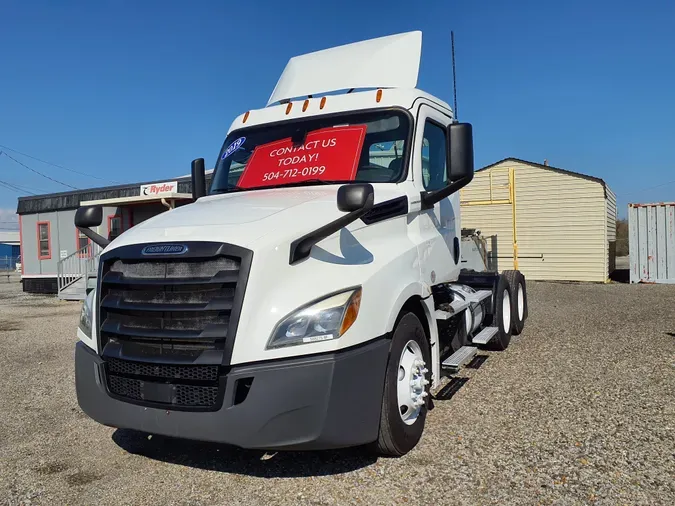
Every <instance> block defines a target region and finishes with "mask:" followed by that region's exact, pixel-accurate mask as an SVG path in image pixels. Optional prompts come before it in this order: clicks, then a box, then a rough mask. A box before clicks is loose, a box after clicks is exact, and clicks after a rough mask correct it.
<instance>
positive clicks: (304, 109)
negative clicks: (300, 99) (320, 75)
mask: <svg viewBox="0 0 675 506" xmlns="http://www.w3.org/2000/svg"><path fill="white" fill-rule="evenodd" d="M307 107H309V99H307V100H305V103H304V104H302V112H305V111H306V110H307Z"/></svg>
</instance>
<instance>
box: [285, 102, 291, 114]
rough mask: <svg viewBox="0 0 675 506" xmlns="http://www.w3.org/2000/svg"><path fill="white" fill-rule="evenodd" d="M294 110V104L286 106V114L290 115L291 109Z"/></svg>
mask: <svg viewBox="0 0 675 506" xmlns="http://www.w3.org/2000/svg"><path fill="white" fill-rule="evenodd" d="M292 108H293V102H289V103H288V105H287V106H286V114H290V112H291V109H292Z"/></svg>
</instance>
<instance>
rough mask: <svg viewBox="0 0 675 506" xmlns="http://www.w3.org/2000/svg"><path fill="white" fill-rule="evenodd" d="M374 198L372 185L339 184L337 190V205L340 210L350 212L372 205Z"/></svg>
mask: <svg viewBox="0 0 675 506" xmlns="http://www.w3.org/2000/svg"><path fill="white" fill-rule="evenodd" d="M374 199H375V192H374V190H373V185H371V184H369V183H357V184H348V185H344V186H340V188H338V192H337V207H338V209H339V210H340V211H343V212H346V213H351V212H353V211H358V210H360V209H363V208H364V207H366V206H368V207H372V205H373V200H374Z"/></svg>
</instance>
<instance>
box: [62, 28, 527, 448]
mask: <svg viewBox="0 0 675 506" xmlns="http://www.w3.org/2000/svg"><path fill="white" fill-rule="evenodd" d="M421 41H422V36H421V33H420V32H409V33H404V34H398V35H392V36H388V37H382V38H378V39H372V40H367V41H364V42H358V43H354V44H348V45H345V46H339V47H336V48H331V49H327V50H324V51H318V52H314V53H310V54H306V55H302V56H298V57H294V58H291V59H290V60H289V62H288V64H287V66H286V68H285V69H284V71H283V74H282V75H281V77H280V79H279V81H278V83H277V86H276V87H275V89H274V92H273V93H272V95H271V97H270V99H269V103H268V104H267V106H266V107H264V108H262V109H258V110H251V111H248V112H245V113H244V114H242V115H240V116H239V117H237V118H236V119H235V120H234V122H233V123H232V125H231V127H230V129H229V131H228V134H227V137H226V139H225V142H224V143H223V145H222V148H221V150H220V153H219V155H218V158H217V164H216V166H215V171H214V173H213V176H212V180H211V183H210V189H209V191H208V193H207V192H206V191H205V186H206V185H205V172H204V160H203V159H197V160H195V161H193V163H192V188H193V202H192V203H189V204H187V205H184V206H181V207H178V208H176V209H173V210H169V211H166V212H164V213H162V214H160V215H158V216H155V217H153V218H151V219H149V220H147V221H145V222H143V223H141V224H139V225H137V226H135V227H134V228H132V229H130V230H129V231H127V232H125V233H124V234H123V235H121V236H120V237H118V238H117V239H115V240H114V241H113V242H111V243H109V244H108V241H107V240H106V239H105V238H103V237H101V236H99V235H98V234H96V233H95V232H93V231H92V230H91V228H90V227H94V226H97V225H98V224H99V223H100V221H101V218H102V214H101V209H100V208H96V207H83V208H80V209H79V210H78V212H77V215H76V218H75V224H76V226H77V227H78V228H79V229H80V230H81V231H82V232H84V233H85V234H87V235H88V236H89V237H90V238H92V239H93V240H94V241H95V242H97V243H98V244H100V245H102V246H104V247H105V248H104V250H103V251H102V254H101V256H100V265H99V272H98V277H97V282H96V288H95V289H94V290H92V291H91V292H90V293H89V294H88V296H87V298H86V301H85V303H84V305H83V309H82V315H81V318H80V325H79V329H78V332H77V333H78V337H79V342H78V343H77V345H76V353H75V372H76V387H77V397H78V401H79V404H80V406H81V408H82V409H83V411H84V412H85V413H86V414H87V415H89V416H90V417H91V418H93V419H94V420H97V421H98V422H100V423H102V424H105V425H108V426H112V427H119V428H129V429H135V430H139V431H143V432H147V433H152V434H161V435H167V436H172V437H179V438H187V439H195V440H203V441H212V442H220V443H226V444H231V445H236V446H239V447H243V448H257V449H265V450H307V449H328V448H338V447H347V446H358V445H372V447H374V448H375V449H376V450H377V451H378V452H379V453H380V454H385V455H393V456H400V455H403V454H405V453H407V452H408V451H410V450H411V449H412V448H413V447H415V445H416V444H417V443H418V441H419V440H420V437H421V435H422V432H423V429H424V425H425V419H426V416H427V412H428V411H429V410H430V409H431V408H432V407H433V398H434V396H435V395H436V394H437V392H438V390H439V388H440V387H441V386H442V384H443V383H442V382H443V378H444V376H448V375H451V374H453V373H455V372H457V371H458V370H459V368H461V367H462V366H463V365H465V364H466V363H467V362H468V361H470V360H471V359H472V357H473V356H474V355H475V353H476V351H477V349H478V348H479V347H491V348H493V349H498V350H503V349H505V348H506V347H507V346H508V345H509V341H510V339H511V336H512V334H518V333H520V332H521V331H522V329H523V325H524V322H525V319H526V318H527V298H526V286H525V279H524V277H523V276H522V274H521V273H520V272H518V271H505V272H502V273H499V272H496V271H488V270H487V269H486V262H485V248H484V243H483V242H481V241H480V237H478V236H476V234H467V233H464V234H463V230H462V229H461V226H460V212H461V210H460V205H459V193H458V191H459V189H460V188H462V187H463V186H465V185H466V184H468V183H469V182H470V181H471V179H472V177H473V139H472V128H471V125H470V124H467V123H459V122H457V121H456V120H455V119H454V117H453V111H452V110H451V108H450V106H449V105H448V104H447V103H445V102H443V101H442V100H439V99H438V98H436V97H434V96H432V95H430V94H428V93H425V92H423V91H420V90H419V89H417V88H416V86H417V76H418V71H419V62H420V55H421ZM461 249H462V251H460V250H461Z"/></svg>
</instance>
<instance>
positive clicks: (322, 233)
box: [289, 183, 375, 265]
mask: <svg viewBox="0 0 675 506" xmlns="http://www.w3.org/2000/svg"><path fill="white" fill-rule="evenodd" d="M374 202H375V190H374V189H373V185H371V184H370V183H352V184H346V185H344V186H340V188H338V192H337V206H338V209H339V210H340V211H343V212H346V213H347V214H345V215H343V216H340V217H339V218H338V219H336V220H334V221H331V222H330V223H327V224H326V225H324V226H322V227H319V228H317V229H316V230H312V231H311V232H310V233H308V234H305V235H303V236H302V237H300V238H298V239H296V240H295V241H293V242H292V243H291V253H290V258H289V263H290V264H291V265H293V264H294V263H296V262H299V261H300V260H303V259H305V258H307V257H308V256H309V254H310V252H311V251H312V246H314V245H315V244H316V243H317V242H319V241H321V240H323V239H325V238H326V237H328V236H329V235H331V234H334V233H335V232H337V231H338V230H340V229H341V228H342V227H346V226H347V225H349V224H350V223H352V222H354V221H356V220H358V219H359V218H360V217H361V216H363V215H364V214H366V213H367V212H368V211H370V210H371V209H372V208H373V203H374Z"/></svg>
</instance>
